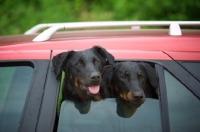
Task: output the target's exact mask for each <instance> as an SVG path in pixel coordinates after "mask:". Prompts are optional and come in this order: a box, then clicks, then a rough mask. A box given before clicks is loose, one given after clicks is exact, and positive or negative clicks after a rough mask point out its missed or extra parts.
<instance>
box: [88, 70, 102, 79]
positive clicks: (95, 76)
mask: <svg viewBox="0 0 200 132" xmlns="http://www.w3.org/2000/svg"><path fill="white" fill-rule="evenodd" d="M90 78H91V80H99V79H100V73H98V72H93V73H92V74H91V75H90Z"/></svg>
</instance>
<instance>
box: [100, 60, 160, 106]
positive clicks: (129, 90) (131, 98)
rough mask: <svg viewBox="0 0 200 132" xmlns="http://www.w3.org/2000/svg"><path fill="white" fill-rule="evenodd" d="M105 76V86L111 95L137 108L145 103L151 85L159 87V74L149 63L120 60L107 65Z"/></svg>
mask: <svg viewBox="0 0 200 132" xmlns="http://www.w3.org/2000/svg"><path fill="white" fill-rule="evenodd" d="M103 78H104V82H103V83H104V85H103V87H104V89H105V88H106V87H107V88H108V90H109V93H110V94H111V96H114V97H117V98H121V99H122V100H123V101H125V102H126V103H127V104H129V105H130V106H132V107H135V108H137V107H139V106H140V105H141V104H143V103H144V101H145V98H146V97H145V95H146V94H147V93H148V92H149V90H148V89H151V88H150V87H153V88H157V87H158V77H157V74H156V72H155V70H154V69H153V68H152V67H151V66H150V65H149V64H147V63H136V62H120V63H116V64H114V65H110V66H105V67H104V76H103ZM148 82H149V83H150V85H151V86H148V85H147V84H148Z"/></svg>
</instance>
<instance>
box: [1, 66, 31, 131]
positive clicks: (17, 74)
mask: <svg viewBox="0 0 200 132" xmlns="http://www.w3.org/2000/svg"><path fill="white" fill-rule="evenodd" d="M32 73H33V68H32V67H30V66H10V67H0V131H1V132H15V131H17V129H18V126H19V122H20V117H21V114H22V111H23V107H24V104H25V100H26V96H27V93H28V90H29V85H30V82H31V77H32Z"/></svg>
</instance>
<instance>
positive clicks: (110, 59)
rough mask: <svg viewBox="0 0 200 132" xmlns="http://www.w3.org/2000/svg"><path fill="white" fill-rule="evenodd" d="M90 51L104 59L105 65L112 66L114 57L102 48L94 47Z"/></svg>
mask: <svg viewBox="0 0 200 132" xmlns="http://www.w3.org/2000/svg"><path fill="white" fill-rule="evenodd" d="M92 49H93V50H94V51H95V52H97V53H98V54H99V55H100V56H101V57H103V58H104V59H105V61H106V64H107V65H111V64H114V60H115V58H114V56H113V55H112V54H110V53H108V52H107V51H106V50H105V49H104V48H102V47H100V46H94V47H92Z"/></svg>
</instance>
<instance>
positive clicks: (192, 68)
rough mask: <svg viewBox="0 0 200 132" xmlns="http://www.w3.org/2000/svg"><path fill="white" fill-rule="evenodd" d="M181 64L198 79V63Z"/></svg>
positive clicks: (199, 66)
mask: <svg viewBox="0 0 200 132" xmlns="http://www.w3.org/2000/svg"><path fill="white" fill-rule="evenodd" d="M182 64H183V66H184V67H185V68H186V69H187V70H189V71H190V72H191V73H192V74H193V75H194V76H195V77H197V78H198V79H199V80H200V63H197V62H183V63H182Z"/></svg>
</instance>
